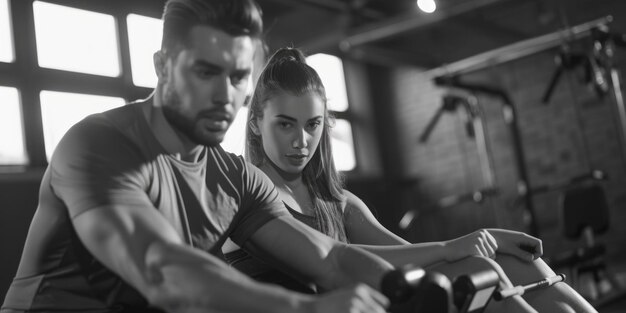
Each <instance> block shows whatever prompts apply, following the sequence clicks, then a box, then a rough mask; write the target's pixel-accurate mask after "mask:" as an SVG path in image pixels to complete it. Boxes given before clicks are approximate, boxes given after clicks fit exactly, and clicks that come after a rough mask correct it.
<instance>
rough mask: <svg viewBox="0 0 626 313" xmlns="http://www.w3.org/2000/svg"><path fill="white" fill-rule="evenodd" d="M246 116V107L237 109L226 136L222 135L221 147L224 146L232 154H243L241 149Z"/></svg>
mask: <svg viewBox="0 0 626 313" xmlns="http://www.w3.org/2000/svg"><path fill="white" fill-rule="evenodd" d="M247 117H248V107H243V108H241V109H239V112H237V116H236V117H235V120H234V121H233V124H232V125H230V128H229V129H228V131H227V132H226V136H224V141H223V142H222V148H224V150H226V151H228V152H231V153H234V154H239V155H243V150H244V147H245V145H246V141H245V137H246V120H247Z"/></svg>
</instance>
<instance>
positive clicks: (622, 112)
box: [611, 68, 626, 164]
mask: <svg viewBox="0 0 626 313" xmlns="http://www.w3.org/2000/svg"><path fill="white" fill-rule="evenodd" d="M611 81H612V83H613V95H614V97H615V106H616V107H617V120H618V124H619V129H620V139H621V140H622V144H621V146H622V158H624V162H625V164H626V108H625V107H624V96H623V95H622V87H621V83H620V77H619V72H618V70H617V69H615V68H613V69H611Z"/></svg>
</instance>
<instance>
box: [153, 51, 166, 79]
mask: <svg viewBox="0 0 626 313" xmlns="http://www.w3.org/2000/svg"><path fill="white" fill-rule="evenodd" d="M152 60H153V61H154V70H155V71H156V75H157V77H158V78H159V81H165V80H166V79H167V73H166V72H167V71H166V63H167V57H166V56H165V52H163V50H159V51H157V52H155V53H154V54H153V55H152Z"/></svg>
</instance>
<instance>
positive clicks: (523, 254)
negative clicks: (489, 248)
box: [488, 229, 543, 262]
mask: <svg viewBox="0 0 626 313" xmlns="http://www.w3.org/2000/svg"><path fill="white" fill-rule="evenodd" d="M488 231H489V233H491V235H493V237H494V238H495V239H496V241H497V242H498V245H499V249H498V252H499V253H504V254H510V255H513V256H515V257H517V258H519V259H521V260H523V261H526V262H531V261H533V260H535V259H537V258H539V257H540V256H542V255H543V246H542V244H541V239H539V238H535V237H533V236H531V235H528V234H525V233H522V232H518V231H513V230H506V229H489V230H488Z"/></svg>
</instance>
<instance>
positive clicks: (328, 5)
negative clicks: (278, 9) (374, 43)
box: [266, 0, 387, 20]
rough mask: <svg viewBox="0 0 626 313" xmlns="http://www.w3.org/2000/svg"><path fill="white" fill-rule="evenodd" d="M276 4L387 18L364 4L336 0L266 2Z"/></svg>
mask: <svg viewBox="0 0 626 313" xmlns="http://www.w3.org/2000/svg"><path fill="white" fill-rule="evenodd" d="M266 1H271V2H275V3H280V4H283V5H286V6H290V7H293V8H301V7H304V6H306V7H309V8H311V7H314V8H318V9H323V10H327V11H331V12H334V13H337V14H356V15H359V16H362V17H367V18H370V19H374V20H380V19H384V18H386V17H387V15H385V14H384V13H382V12H380V11H377V10H373V9H370V8H366V7H364V3H359V2H357V1H352V2H348V1H336V0H297V1H294V0H266Z"/></svg>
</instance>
